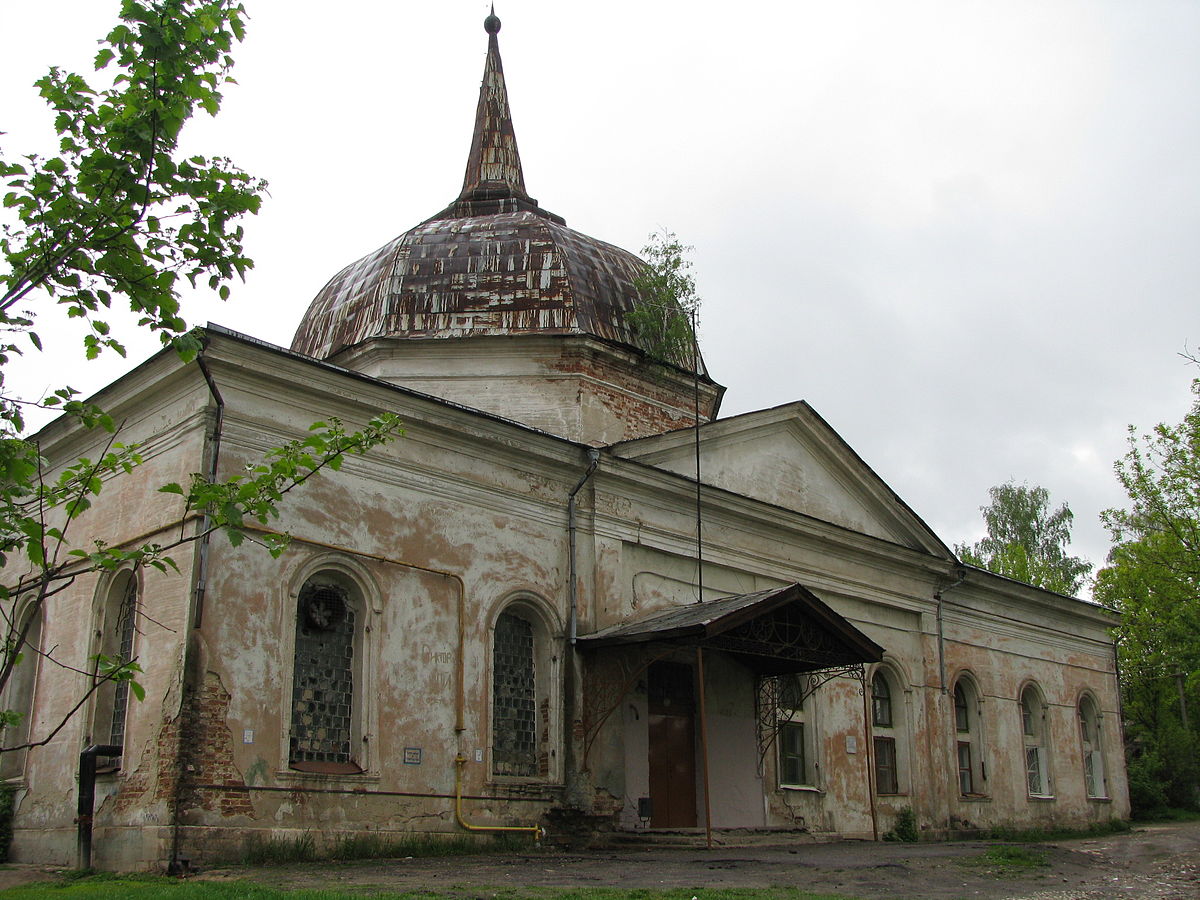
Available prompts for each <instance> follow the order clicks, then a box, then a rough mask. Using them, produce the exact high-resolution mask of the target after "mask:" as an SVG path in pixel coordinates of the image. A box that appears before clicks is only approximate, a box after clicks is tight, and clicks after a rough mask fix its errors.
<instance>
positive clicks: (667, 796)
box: [646, 662, 696, 828]
mask: <svg viewBox="0 0 1200 900" xmlns="http://www.w3.org/2000/svg"><path fill="white" fill-rule="evenodd" d="M646 680H647V690H648V694H649V696H648V698H647V700H648V703H647V707H648V709H647V712H648V714H649V715H648V721H647V727H648V728H649V731H650V802H651V804H652V809H651V815H650V825H651V827H653V828H691V827H694V826H695V824H696V713H695V708H696V703H695V690H694V679H693V676H692V667H691V666H688V665H684V664H682V663H670V662H656V663H653V664H652V665H651V666H650V670H649V672H648V673H647V679H646Z"/></svg>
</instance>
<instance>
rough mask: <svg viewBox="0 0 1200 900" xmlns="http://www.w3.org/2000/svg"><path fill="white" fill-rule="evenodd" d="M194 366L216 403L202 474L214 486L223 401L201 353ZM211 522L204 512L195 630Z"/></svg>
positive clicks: (201, 616)
mask: <svg viewBox="0 0 1200 900" xmlns="http://www.w3.org/2000/svg"><path fill="white" fill-rule="evenodd" d="M196 365H198V366H199V367H200V372H201V374H202V375H204V381H205V383H206V384H207V385H208V392H209V393H210V394H212V398H213V400H215V401H216V403H217V412H216V416H215V417H214V420H213V430H212V440H211V442H210V444H209V459H208V471H207V472H205V473H204V474H205V476H206V477H207V478H208V483H209V484H215V483H216V480H217V464H218V463H219V461H220V458H221V432H222V430H223V429H224V426H225V400H224V399H223V398H222V397H221V392H220V391H219V390H218V389H217V383H216V382H215V381H213V377H212V372H210V371H209V370H208V363H206V362H205V361H204V354H203V353H200V354H198V355H197V356H196ZM211 522H212V520H211V518H210V517H209V515H208V510H205V511H204V519H203V521H202V522H201V523H200V534H201V538H200V559H199V562H198V563H197V565H196V588H195V594H196V619H195V626H194V627H196V628H199V627H200V623H201V622H202V621H203V619H204V593H205V591H206V590H207V588H208V545H209V535H208V533H207V532H208V529H209V527H210V525H211Z"/></svg>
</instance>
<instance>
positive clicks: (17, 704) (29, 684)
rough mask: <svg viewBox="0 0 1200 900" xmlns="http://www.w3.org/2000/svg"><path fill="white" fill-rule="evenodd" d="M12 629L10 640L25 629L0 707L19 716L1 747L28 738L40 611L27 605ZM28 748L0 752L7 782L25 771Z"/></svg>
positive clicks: (0, 775) (0, 773)
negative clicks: (22, 641)
mask: <svg viewBox="0 0 1200 900" xmlns="http://www.w3.org/2000/svg"><path fill="white" fill-rule="evenodd" d="M17 622H18V624H17V627H16V628H14V629H13V632H12V633H13V641H14V643H15V641H16V640H17V639H18V638H19V636H20V634H21V631H22V630H24V631H25V640H24V644H23V645H22V646H21V647H19V648H17V649H16V652H17V653H19V654H20V656H21V659H20V661H19V662H18V663H17V664H16V666H15V667H14V668H13V671H12V674H11V675H10V676H9V679H8V684H6V685H5V686H4V694H3V696H0V708H2V709H4V710H7V711H9V712H11V713H14V714H15V715H16V716H18V717H19V718H17V719H16V721H14V722H12V723H10V724H9V725H8V726H6V727H5V728H4V730H3V733H2V735H0V741H3V745H4V746H5V747H19V746H21V745H22V744H25V743H27V742H28V741H29V735H30V728H31V722H30V717H31V716H32V715H33V688H34V683H35V681H36V678H37V671H38V663H39V656H38V652H37V651H38V649H39V648H40V647H41V643H42V612H41V609H40V607H39V608H38V609H36V610H35V609H33V608H29V609H27V610H26V612H25V614H24V615H23V616H21V617H20V618H19V619H18V620H17ZM28 755H29V750H28V749H25V750H10V751H8V752H6V753H2V754H0V778H2V779H4V780H6V781H8V780H11V779H14V778H20V777H21V776H22V775H23V774H24V772H25V759H26V757H27V756H28Z"/></svg>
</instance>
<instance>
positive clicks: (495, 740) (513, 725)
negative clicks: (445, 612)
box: [492, 612, 538, 777]
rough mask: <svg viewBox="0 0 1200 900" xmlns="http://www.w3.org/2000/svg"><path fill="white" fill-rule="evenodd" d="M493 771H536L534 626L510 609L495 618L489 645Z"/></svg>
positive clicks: (528, 774)
mask: <svg viewBox="0 0 1200 900" xmlns="http://www.w3.org/2000/svg"><path fill="white" fill-rule="evenodd" d="M492 651H493V652H492V771H493V773H494V774H496V775H516V776H525V777H531V776H535V775H537V774H538V742H537V682H536V678H535V672H534V629H533V625H532V624H531V623H530V622H529V621H527V620H526V619H524V618H522V617H521V616H518V615H515V614H513V613H510V612H505V613H501V614H500V617H499V618H498V619H497V620H496V629H495V635H494V641H493V648H492Z"/></svg>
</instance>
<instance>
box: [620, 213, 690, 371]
mask: <svg viewBox="0 0 1200 900" xmlns="http://www.w3.org/2000/svg"><path fill="white" fill-rule="evenodd" d="M691 250H692V248H691V247H690V246H685V245H684V244H682V243H680V242H679V239H678V238H677V237H676V236H675V234H674V233H673V232H670V231H666V230H663V231H656V232H654V233H653V234H651V235H650V237H649V241H648V242H647V244H646V246H644V247H643V248H642V256H643V257H644V258H645V260H646V263H647V267H646V269H645V271H644V272H643V273H642V274H641V275H640V276H639V277H637V278H635V279H634V282H633V283H634V287H636V288H637V291H638V301H637V303H636V304H635V305H634V307H633V309H632V310H630V311H629V313H628V314H627V315H626V322H628V323H629V327H630V328H631V329H632V330H633V334H634V337H635V338H636V340H637V343H638V345H639V346H640V347H641V348H642V349H643V350H645V351H646V353H647V355H649V356H650V358H651V359H654V360H657V361H658V362H665V363H671V364H673V365H676V366H680V367H685V368H686V367H694V366H695V365H696V364H697V360H696V344H695V340H696V335H695V327H696V323H697V319H698V316H699V312H700V297H699V296H698V295H697V294H696V279H695V277H694V276H693V275H692V274H691V268H692V264H691V261H690V260H688V259H687V256H686V254H687V253H688V252H690V251H691Z"/></svg>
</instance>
